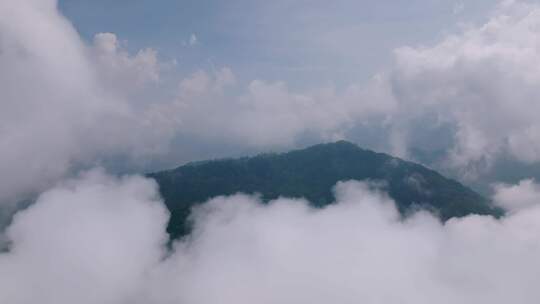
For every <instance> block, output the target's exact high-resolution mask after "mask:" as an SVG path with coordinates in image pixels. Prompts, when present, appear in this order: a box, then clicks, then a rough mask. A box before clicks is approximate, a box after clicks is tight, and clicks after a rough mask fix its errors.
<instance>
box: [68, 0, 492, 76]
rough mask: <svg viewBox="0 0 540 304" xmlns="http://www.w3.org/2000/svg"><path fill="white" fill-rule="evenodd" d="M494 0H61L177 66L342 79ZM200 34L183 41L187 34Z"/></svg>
mask: <svg viewBox="0 0 540 304" xmlns="http://www.w3.org/2000/svg"><path fill="white" fill-rule="evenodd" d="M493 4H494V3H493V1H486V0H478V1H473V2H471V3H469V2H467V3H466V4H464V2H461V1H441V0H429V1H420V0H413V1H388V0H384V1H349V0H338V1H331V2H329V1H319V0H316V1H285V0H279V1H245V0H240V1H239V0H234V1H210V0H203V1H173V0H162V1H150V0H136V1H124V0H119V1H104V0H97V1H83V0H60V9H61V11H62V12H63V13H64V14H65V15H66V16H67V17H68V18H69V19H70V20H71V21H72V22H73V23H74V25H75V27H76V28H77V30H78V31H79V32H80V33H81V35H82V36H83V37H84V38H86V39H91V37H92V36H93V35H94V34H96V33H99V32H113V33H115V34H117V35H118V37H119V38H120V39H121V40H123V41H127V47H128V48H129V49H131V50H137V49H141V48H144V47H152V48H156V49H157V50H158V51H159V53H160V56H162V58H164V59H176V60H178V63H179V64H178V69H179V70H180V71H186V72H187V71H193V70H196V69H201V68H202V69H208V68H213V67H221V66H229V67H232V68H233V69H234V71H235V73H236V74H237V77H239V78H240V79H245V80H251V79H265V80H268V81H275V80H283V81H287V83H288V84H289V85H292V86H298V87H305V86H312V85H319V84H327V83H332V84H336V85H343V84H348V83H349V82H352V81H359V80H363V79H366V78H369V77H371V76H372V75H373V74H374V73H375V72H376V71H377V70H379V69H381V68H384V67H385V66H387V65H388V64H389V63H390V61H391V59H392V51H393V50H394V49H395V48H397V47H400V46H403V45H423V44H427V45H429V44H431V43H433V42H435V41H437V40H438V39H440V38H441V37H442V36H443V35H446V34H448V33H451V32H452V31H455V30H457V29H458V28H459V26H460V24H467V23H477V22H481V21H483V20H484V19H485V18H486V12H487V11H489V10H490V9H491V7H492V6H493ZM192 34H194V35H196V37H197V44H196V45H194V46H191V47H190V46H189V45H186V44H188V42H189V39H190V37H191V35H192Z"/></svg>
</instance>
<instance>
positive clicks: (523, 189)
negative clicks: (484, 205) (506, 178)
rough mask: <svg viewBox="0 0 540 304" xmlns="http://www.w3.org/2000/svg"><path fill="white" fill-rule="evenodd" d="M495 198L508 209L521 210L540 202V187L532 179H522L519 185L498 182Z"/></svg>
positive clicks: (495, 188) (495, 187)
mask: <svg viewBox="0 0 540 304" xmlns="http://www.w3.org/2000/svg"><path fill="white" fill-rule="evenodd" d="M494 190H495V194H494V197H493V198H494V200H495V202H497V203H498V204H499V205H501V206H502V207H504V208H506V209H508V210H512V211H515V210H521V209H526V208H530V207H531V206H535V205H538V204H539V203H540V187H539V186H538V185H537V184H536V183H535V182H534V180H532V179H525V180H522V181H520V182H519V183H518V184H517V185H508V184H496V185H495V186H494Z"/></svg>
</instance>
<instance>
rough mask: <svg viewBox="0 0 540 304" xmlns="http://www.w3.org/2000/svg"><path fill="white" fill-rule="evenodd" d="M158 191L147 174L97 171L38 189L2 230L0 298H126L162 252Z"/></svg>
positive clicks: (162, 226) (97, 300) (112, 300)
mask: <svg viewBox="0 0 540 304" xmlns="http://www.w3.org/2000/svg"><path fill="white" fill-rule="evenodd" d="M158 197H159V196H158V194H157V185H156V184H155V183H154V182H152V181H149V180H145V179H143V178H141V177H124V178H113V177H110V176H107V175H105V174H104V173H103V172H102V171H100V170H94V171H90V172H87V173H85V174H82V175H81V176H80V177H78V178H76V179H74V180H69V181H65V182H63V183H62V184H61V185H59V186H58V187H56V188H54V189H51V190H49V191H46V192H45V193H43V194H41V195H40V197H39V198H38V200H37V202H36V203H35V205H33V206H32V207H30V208H29V209H27V210H25V211H21V212H19V213H18V214H17V215H16V216H15V218H14V221H13V224H12V225H11V226H10V227H9V228H8V230H7V236H8V238H9V239H10V241H11V245H10V249H9V252H7V253H2V254H0V291H1V292H0V302H3V303H20V304H23V303H57V304H61V303H73V302H77V303H111V304H112V303H115V304H117V303H118V304H119V303H126V301H128V300H129V299H130V297H131V296H132V295H134V294H135V293H136V292H137V291H138V289H139V288H141V286H140V283H141V282H142V280H143V278H144V277H145V271H147V270H148V269H149V268H151V267H153V265H155V264H157V263H158V262H159V260H160V259H161V258H162V256H163V253H164V251H163V248H164V246H163V245H164V244H165V242H166V241H167V238H166V234H165V225H166V222H167V219H168V213H167V211H166V209H165V207H164V206H163V205H162V204H161V202H160V201H159V199H158Z"/></svg>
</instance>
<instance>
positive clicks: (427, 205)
mask: <svg viewBox="0 0 540 304" xmlns="http://www.w3.org/2000/svg"><path fill="white" fill-rule="evenodd" d="M148 176H149V177H152V178H154V179H155V180H156V181H157V183H158V185H159V188H160V192H161V195H162V196H163V198H164V201H165V204H166V205H167V207H168V209H169V210H170V211H171V220H170V222H169V226H168V232H169V233H170V235H171V237H173V238H176V237H179V236H182V235H185V234H186V233H188V232H189V229H190V227H189V223H188V222H187V218H188V216H189V212H190V210H191V208H192V207H193V206H194V205H196V204H199V203H202V202H204V201H206V200H208V199H210V198H211V197H215V196H219V195H232V194H235V193H239V192H242V193H247V194H255V193H258V194H260V195H261V199H262V200H263V201H264V202H268V201H269V200H272V199H275V198H278V197H280V196H286V197H296V198H305V199H307V200H308V201H309V202H310V204H312V205H313V206H314V207H323V206H326V205H328V204H331V203H333V201H334V194H333V191H332V189H333V186H334V185H335V184H336V183H337V182H339V181H346V180H359V181H368V180H369V181H382V182H384V183H385V184H386V186H385V187H384V188H385V190H386V191H387V192H388V194H389V196H390V197H391V198H392V199H394V200H395V201H396V205H397V207H398V209H399V211H400V212H401V213H402V214H407V213H408V212H410V211H411V210H413V209H417V208H423V209H428V210H430V211H432V212H434V213H436V214H437V215H438V216H439V217H440V218H441V220H447V219H449V218H451V217H461V216H465V215H469V214H486V215H494V216H500V215H501V214H502V213H503V212H502V210H501V209H499V208H497V207H495V206H493V205H492V203H491V202H490V201H489V200H488V199H486V198H485V197H483V196H481V195H480V194H478V193H476V192H475V191H473V190H471V189H470V188H467V187H466V186H464V185H462V184H461V183H459V182H458V181H455V180H452V179H449V178H446V177H444V176H443V175H441V174H440V173H438V172H437V171H435V170H432V169H429V168H427V167H425V166H422V165H420V164H416V163H413V162H409V161H405V160H402V159H399V158H397V157H393V156H390V155H387V154H384V153H379V152H374V151H371V150H366V149H363V148H360V147H358V146H357V145H355V144H353V143H350V142H347V141H338V142H334V143H326V144H318V145H314V146H310V147H307V148H305V149H299V150H293V151H289V152H284V153H265V154H259V155H256V156H253V157H241V158H227V159H215V160H206V161H198V162H193V163H188V164H185V165H183V166H179V167H176V168H174V169H171V170H166V171H161V172H156V173H151V174H148Z"/></svg>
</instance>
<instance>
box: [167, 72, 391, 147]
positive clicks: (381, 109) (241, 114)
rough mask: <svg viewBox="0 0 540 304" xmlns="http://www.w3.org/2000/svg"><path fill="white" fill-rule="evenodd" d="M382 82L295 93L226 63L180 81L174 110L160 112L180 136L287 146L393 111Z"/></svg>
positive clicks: (338, 134) (329, 135)
mask: <svg viewBox="0 0 540 304" xmlns="http://www.w3.org/2000/svg"><path fill="white" fill-rule="evenodd" d="M384 85H386V84H385V83H384V82H382V81H380V80H379V79H378V78H374V79H373V81H372V82H371V83H370V88H369V90H368V89H366V88H363V87H361V86H357V85H351V86H349V87H347V88H346V89H344V90H341V91H337V90H336V89H335V88H333V87H323V88H320V89H316V90H311V91H307V92H295V91H293V90H291V89H290V88H289V87H288V86H287V84H286V83H284V82H279V81H277V82H268V81H264V80H252V81H249V82H248V83H247V84H244V83H241V82H238V81H237V80H236V77H235V75H234V73H233V71H232V70H231V69H230V68H222V69H219V70H216V71H213V72H207V71H204V70H199V71H197V72H195V73H193V74H192V75H191V76H189V77H186V78H185V79H183V80H182V81H181V82H180V85H179V91H178V94H177V99H176V101H175V103H174V104H173V105H172V108H173V109H171V104H166V105H165V106H164V107H162V108H161V113H163V115H164V116H167V113H174V115H176V118H177V119H178V120H179V121H180V128H181V129H182V131H181V133H183V134H184V135H185V136H194V137H199V138H210V139H211V138H213V137H215V138H220V139H226V140H227V141H228V142H232V143H235V144H238V145H242V146H251V147H258V148H265V147H272V146H291V145H294V143H295V142H296V141H298V140H299V139H301V138H302V136H305V135H306V134H313V135H314V136H316V137H318V138H322V139H323V140H335V139H336V138H342V137H343V135H342V134H343V133H344V132H345V131H347V130H348V129H349V128H351V127H352V126H353V125H355V124H356V123H357V122H356V121H357V120H361V119H366V121H367V119H370V118H373V117H377V115H379V116H380V115H383V114H386V113H387V112H390V111H392V109H393V107H394V100H393V98H392V96H390V95H389V94H388V93H387V88H385V87H382V86H384ZM201 121H204V124H201V123H200V122H201ZM383 123H384V122H383Z"/></svg>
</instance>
